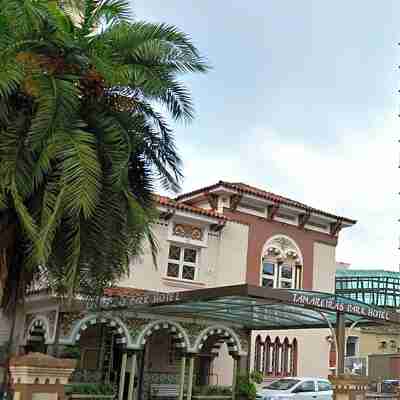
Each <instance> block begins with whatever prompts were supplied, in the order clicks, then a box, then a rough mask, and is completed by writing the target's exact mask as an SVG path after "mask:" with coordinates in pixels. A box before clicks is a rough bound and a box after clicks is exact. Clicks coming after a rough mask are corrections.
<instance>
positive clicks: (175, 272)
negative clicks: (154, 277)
mask: <svg viewBox="0 0 400 400" xmlns="http://www.w3.org/2000/svg"><path fill="white" fill-rule="evenodd" d="M167 276H170V277H171V278H179V265H178V264H172V263H168V269H167Z"/></svg>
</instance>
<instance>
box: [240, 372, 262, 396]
mask: <svg viewBox="0 0 400 400" xmlns="http://www.w3.org/2000/svg"><path fill="white" fill-rule="evenodd" d="M236 395H237V396H238V397H239V398H242V399H247V400H255V398H256V396H257V388H256V385H255V384H254V382H252V381H251V379H250V376H249V375H239V376H238V378H237V383H236Z"/></svg>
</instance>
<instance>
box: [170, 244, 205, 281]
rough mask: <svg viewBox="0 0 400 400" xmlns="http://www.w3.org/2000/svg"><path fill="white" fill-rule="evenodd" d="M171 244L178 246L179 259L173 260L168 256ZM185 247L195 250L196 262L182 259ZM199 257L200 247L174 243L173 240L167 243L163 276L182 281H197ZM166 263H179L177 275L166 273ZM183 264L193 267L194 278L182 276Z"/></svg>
mask: <svg viewBox="0 0 400 400" xmlns="http://www.w3.org/2000/svg"><path fill="white" fill-rule="evenodd" d="M171 246H175V247H179V248H180V249H181V251H180V256H179V260H174V259H172V258H169V250H170V248H171ZM185 249H190V250H194V251H195V252H196V262H194V263H192V262H188V261H184V256H185ZM199 259H200V249H199V248H197V247H193V246H185V245H182V244H181V243H175V242H172V243H169V246H168V255H167V265H166V269H165V277H166V278H167V279H174V280H177V281H183V282H197V281H198V274H199ZM168 264H178V265H179V272H178V277H174V276H169V275H168ZM184 265H187V266H189V267H193V268H194V279H184V278H182V275H183V266H184Z"/></svg>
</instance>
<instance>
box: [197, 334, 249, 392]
mask: <svg viewBox="0 0 400 400" xmlns="http://www.w3.org/2000/svg"><path fill="white" fill-rule="evenodd" d="M195 349H196V351H197V358H196V365H195V371H197V384H198V385H199V386H203V385H210V384H212V385H222V386H230V385H231V384H232V382H233V380H234V379H235V377H234V371H235V363H237V360H238V358H239V356H240V355H242V349H241V344H240V340H239V338H238V337H237V335H236V334H235V333H234V332H233V331H232V330H231V329H229V328H227V327H222V326H215V327H210V328H208V329H206V330H204V331H203V332H201V333H200V335H199V337H198V339H197V341H196V345H195Z"/></svg>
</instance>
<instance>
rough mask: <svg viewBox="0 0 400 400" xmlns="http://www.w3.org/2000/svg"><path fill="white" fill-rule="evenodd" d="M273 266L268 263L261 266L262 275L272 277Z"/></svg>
mask: <svg viewBox="0 0 400 400" xmlns="http://www.w3.org/2000/svg"><path fill="white" fill-rule="evenodd" d="M274 270H275V265H274V264H272V263H269V262H265V263H264V264H263V274H264V275H274Z"/></svg>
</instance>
